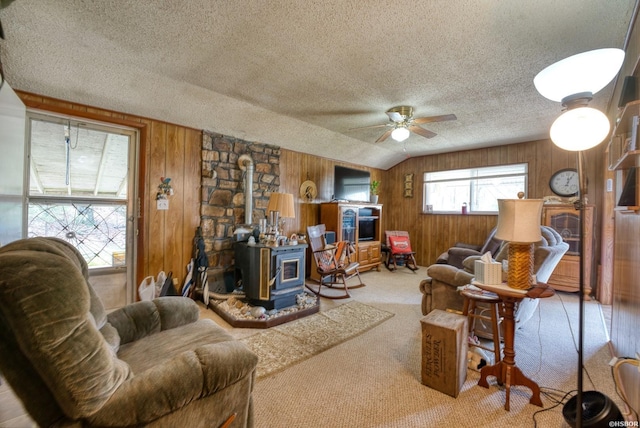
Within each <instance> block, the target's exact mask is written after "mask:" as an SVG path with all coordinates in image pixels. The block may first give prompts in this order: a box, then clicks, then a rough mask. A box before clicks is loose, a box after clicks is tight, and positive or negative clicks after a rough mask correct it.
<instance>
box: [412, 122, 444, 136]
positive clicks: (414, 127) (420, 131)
mask: <svg viewBox="0 0 640 428" xmlns="http://www.w3.org/2000/svg"><path fill="white" fill-rule="evenodd" d="M409 131H411V132H415V133H416V134H418V135H422V136H423V137H424V138H433V137H435V136H436V135H438V134H436V133H435V132H431V131H429V130H428V129H424V128H421V127H419V126H418V125H410V126H409Z"/></svg>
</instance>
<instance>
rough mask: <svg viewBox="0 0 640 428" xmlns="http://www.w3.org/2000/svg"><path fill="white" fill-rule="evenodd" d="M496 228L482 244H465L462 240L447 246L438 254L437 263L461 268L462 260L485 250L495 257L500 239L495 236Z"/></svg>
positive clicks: (483, 252)
mask: <svg viewBox="0 0 640 428" xmlns="http://www.w3.org/2000/svg"><path fill="white" fill-rule="evenodd" d="M496 230H497V229H496V228H495V227H494V228H493V229H492V230H491V232H489V236H487V239H485V241H484V243H483V244H482V245H473V244H466V243H464V242H457V243H456V244H455V245H454V246H453V247H451V248H449V249H448V250H447V251H445V252H444V253H442V254H440V256H439V257H438V260H436V263H437V264H446V265H451V266H455V267H457V268H458V269H463V268H464V266H463V265H462V262H463V261H464V260H465V259H466V258H467V257H470V256H481V255H482V254H485V253H486V252H487V251H489V252H490V253H491V257H495V256H496V254H498V251H499V250H500V246H501V245H502V240H500V239H498V238H496V237H495V234H496Z"/></svg>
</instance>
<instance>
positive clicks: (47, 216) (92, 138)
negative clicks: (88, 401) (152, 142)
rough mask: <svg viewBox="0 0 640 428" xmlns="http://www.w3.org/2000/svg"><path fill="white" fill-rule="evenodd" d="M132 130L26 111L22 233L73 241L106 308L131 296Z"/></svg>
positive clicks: (128, 300) (134, 138)
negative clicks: (25, 177)
mask: <svg viewBox="0 0 640 428" xmlns="http://www.w3.org/2000/svg"><path fill="white" fill-rule="evenodd" d="M137 140H138V138H137V132H136V131H135V130H133V129H129V128H121V127H115V126H113V125H110V124H109V125H108V124H102V123H97V122H90V121H86V120H79V119H78V120H76V119H74V118H70V117H61V116H52V115H44V114H38V113H29V114H28V124H27V141H28V150H29V156H28V158H27V162H26V166H25V174H26V175H27V176H28V190H27V201H28V203H27V214H26V216H25V218H24V221H25V225H26V226H25V227H26V231H27V235H28V236H29V237H32V236H55V237H58V238H61V239H63V240H65V241H68V242H70V243H71V244H73V245H74V246H75V247H76V248H77V249H78V250H79V251H80V253H82V255H83V256H84V258H85V260H86V261H87V264H88V265H89V271H90V277H91V283H92V285H93V286H94V288H95V290H96V293H97V294H98V295H99V296H100V298H101V299H102V301H103V303H104V305H105V307H106V308H107V309H115V308H119V307H122V306H124V305H126V304H128V303H131V302H132V301H133V300H134V296H135V287H134V278H135V272H134V270H135V239H134V236H135V227H136V226H137V225H136V224H135V223H134V222H135V219H136V217H137V216H136V215H135V214H134V208H135V203H134V202H135V201H136V200H137V197H136V193H135V192H136V188H137V187H136V185H135V184H136V168H135V165H136V164H137V162H136V161H135V158H136V153H137V146H138V143H137Z"/></svg>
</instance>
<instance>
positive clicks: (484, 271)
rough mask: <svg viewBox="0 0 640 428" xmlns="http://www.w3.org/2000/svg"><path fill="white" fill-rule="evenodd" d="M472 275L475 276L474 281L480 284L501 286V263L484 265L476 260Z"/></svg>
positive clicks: (484, 263)
mask: <svg viewBox="0 0 640 428" xmlns="http://www.w3.org/2000/svg"><path fill="white" fill-rule="evenodd" d="M473 273H474V275H475V276H476V281H477V282H479V283H481V284H487V285H500V284H502V263H499V262H491V263H486V262H483V261H482V260H476V261H475V263H474V267H473Z"/></svg>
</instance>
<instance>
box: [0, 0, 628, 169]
mask: <svg viewBox="0 0 640 428" xmlns="http://www.w3.org/2000/svg"><path fill="white" fill-rule="evenodd" d="M634 3H635V0H536V1H516V0H512V1H505V0H442V1H440V0H432V1H405V0H396V1H393V2H386V1H384V2H383V1H371V0H323V1H308V0H300V1H266V0H249V1H246V0H236V1H230V0H229V1H211V0H189V1H175V0H153V1H151V0H146V1H143V0H102V1H97V0H96V1H86V0H64V1H60V0H15V1H14V2H13V3H10V4H9V6H8V7H6V8H4V9H2V10H0V20H1V21H2V25H3V28H4V32H5V37H6V40H4V41H0V46H1V48H2V50H1V52H0V54H1V55H2V57H1V59H2V63H3V65H4V69H5V74H6V78H7V81H8V82H9V84H10V85H11V86H12V87H13V88H14V89H19V90H24V91H29V92H34V93H38V94H42V95H47V96H51V97H55V98H61V99H65V100H70V101H74V102H78V103H83V104H88V105H93V106H97V107H102V108H106V109H111V110H116V111H121V112H127V113H132V114H136V115H141V116H146V117H151V118H155V119H159V120H164V121H168V122H172V123H176V124H181V125H185V126H190V127H194V128H197V129H206V130H209V131H213V132H218V133H222V134H225V135H230V136H234V137H238V138H243V139H246V140H249V141H257V142H262V143H267V144H274V145H278V146H281V147H283V148H286V149H290V150H295V151H299V152H305V153H311V154H314V155H318V156H324V157H328V158H332V159H338V160H345V161H349V162H354V163H357V164H361V165H366V166H370V167H378V168H383V169H387V168H389V167H391V166H393V165H395V164H397V163H399V162H401V161H402V160H404V159H405V158H407V157H410V156H411V157H413V156H419V155H425V154H431V153H440V152H449V151H458V150H464V149H469V148H478V147H487V146H495V145H500V144H508V143H516V142H523V141H530V140H535V139H541V138H547V137H548V130H549V126H550V125H551V123H552V122H553V120H554V119H555V118H556V117H557V116H558V115H559V113H560V111H561V106H560V105H559V104H558V103H554V102H551V101H548V100H546V99H544V98H543V97H542V96H540V95H539V94H538V93H537V92H536V90H535V88H534V86H533V77H534V76H535V75H536V74H537V73H538V72H539V71H540V70H542V69H543V68H545V67H546V66H547V65H549V64H551V63H553V62H555V61H557V60H560V59H562V58H565V57H567V56H569V55H573V54H576V53H579V52H583V51H586V50H591V49H596V48H602V47H623V42H624V38H625V35H626V32H627V28H628V25H629V22H630V19H631V16H632V11H633V6H634ZM611 86H612V85H610V86H609V87H608V88H606V89H605V90H603V91H601V92H600V93H598V94H597V95H596V97H595V98H594V101H593V102H592V105H593V106H595V107H598V108H602V109H604V108H606V105H607V102H608V101H609V98H610V96H611ZM396 105H409V106H413V107H414V112H415V114H414V116H416V117H421V116H431V115H441V114H448V113H454V114H455V115H456V116H457V117H458V120H456V121H452V122H441V123H433V124H427V125H425V127H426V128H427V129H429V130H432V131H434V132H436V133H438V135H437V136H436V137H434V138H431V139H426V138H423V137H421V136H418V135H412V136H411V137H410V138H409V139H408V140H406V141H405V142H404V143H398V142H395V141H393V140H391V139H387V140H386V141H384V142H382V143H375V141H376V139H377V138H378V137H379V136H380V135H381V134H382V133H383V132H384V128H374V129H360V130H353V129H352V128H357V127H364V126H370V125H378V124H385V123H388V118H387V116H386V114H385V113H384V112H385V111H386V110H388V109H389V108H391V107H393V106H396Z"/></svg>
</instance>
